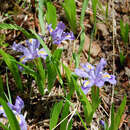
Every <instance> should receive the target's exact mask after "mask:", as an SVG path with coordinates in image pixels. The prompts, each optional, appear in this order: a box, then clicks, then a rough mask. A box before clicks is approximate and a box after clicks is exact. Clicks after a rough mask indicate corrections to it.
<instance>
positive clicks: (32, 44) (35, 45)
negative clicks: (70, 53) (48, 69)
mask: <svg viewBox="0 0 130 130" xmlns="http://www.w3.org/2000/svg"><path fill="white" fill-rule="evenodd" d="M26 43H27V45H28V48H26V47H24V46H23V45H21V44H16V43H15V42H14V44H13V46H12V49H13V50H15V51H17V52H22V53H23V55H22V56H21V57H20V61H21V62H22V63H23V64H25V63H26V62H27V61H28V60H33V59H35V58H37V57H42V58H43V59H46V57H47V56H48V54H47V53H46V51H45V49H44V48H41V49H39V46H40V42H39V41H38V40H37V39H29V40H26Z"/></svg>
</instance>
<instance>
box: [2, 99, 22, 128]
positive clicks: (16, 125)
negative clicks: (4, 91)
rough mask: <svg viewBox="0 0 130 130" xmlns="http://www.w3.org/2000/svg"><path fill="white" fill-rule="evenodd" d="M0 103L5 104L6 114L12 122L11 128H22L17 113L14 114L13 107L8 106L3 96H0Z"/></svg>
mask: <svg viewBox="0 0 130 130" xmlns="http://www.w3.org/2000/svg"><path fill="white" fill-rule="evenodd" d="M0 103H1V105H2V106H3V108H4V111H5V114H6V116H7V118H8V120H9V122H10V128H11V130H20V127H19V124H18V121H17V119H16V117H15V115H14V114H13V112H12V111H11V109H10V108H9V107H8V105H7V103H6V102H5V101H4V100H3V99H2V98H1V97H0Z"/></svg>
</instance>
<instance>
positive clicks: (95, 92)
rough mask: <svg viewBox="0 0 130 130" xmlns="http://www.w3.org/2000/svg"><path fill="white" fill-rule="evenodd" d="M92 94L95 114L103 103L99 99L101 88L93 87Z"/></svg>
mask: <svg viewBox="0 0 130 130" xmlns="http://www.w3.org/2000/svg"><path fill="white" fill-rule="evenodd" d="M91 92H92V109H93V112H95V111H96V109H97V108H98V106H99V104H100V102H101V99H100V97H99V88H98V87H96V86H93V87H92V89H91Z"/></svg>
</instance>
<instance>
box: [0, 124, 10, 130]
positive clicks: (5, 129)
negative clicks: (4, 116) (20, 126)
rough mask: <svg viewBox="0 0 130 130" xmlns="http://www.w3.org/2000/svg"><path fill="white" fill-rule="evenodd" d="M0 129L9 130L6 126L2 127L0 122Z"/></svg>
mask: <svg viewBox="0 0 130 130" xmlns="http://www.w3.org/2000/svg"><path fill="white" fill-rule="evenodd" d="M0 127H2V128H3V130H9V128H8V127H7V126H5V125H3V124H2V123H1V122H0Z"/></svg>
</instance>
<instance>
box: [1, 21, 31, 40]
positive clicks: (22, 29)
mask: <svg viewBox="0 0 130 130" xmlns="http://www.w3.org/2000/svg"><path fill="white" fill-rule="evenodd" d="M1 29H13V30H20V31H21V32H22V33H23V34H24V35H25V36H26V37H27V38H31V37H32V35H31V34H30V33H29V32H27V31H26V30H25V29H24V28H22V27H20V26H18V25H13V24H7V23H1V24H0V30H1Z"/></svg>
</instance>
